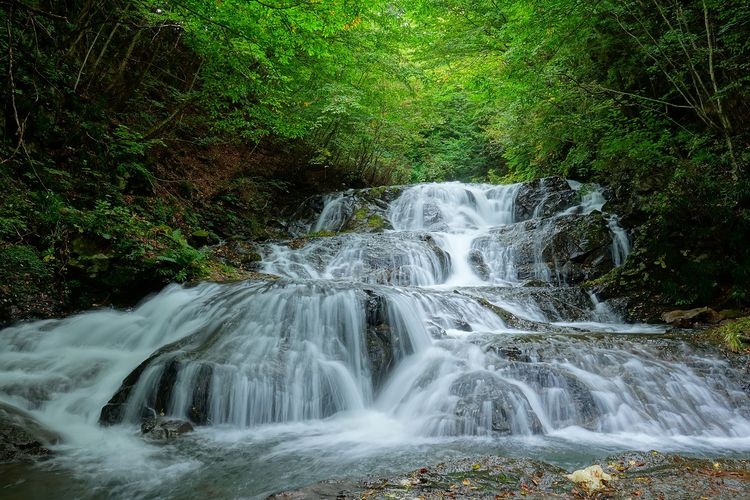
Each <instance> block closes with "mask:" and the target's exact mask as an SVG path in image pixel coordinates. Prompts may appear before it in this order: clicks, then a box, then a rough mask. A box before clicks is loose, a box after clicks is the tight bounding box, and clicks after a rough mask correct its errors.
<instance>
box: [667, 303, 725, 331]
mask: <svg viewBox="0 0 750 500" xmlns="http://www.w3.org/2000/svg"><path fill="white" fill-rule="evenodd" d="M661 319H662V321H664V322H665V323H667V324H669V325H672V326H673V327H676V328H690V327H691V326H693V325H695V324H696V323H710V324H715V323H718V322H719V321H721V319H722V318H721V315H720V314H719V313H717V312H716V311H714V310H713V309H711V308H710V307H698V308H695V309H689V310H675V311H669V312H665V313H664V314H662V315H661Z"/></svg>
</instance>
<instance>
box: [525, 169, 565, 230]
mask: <svg viewBox="0 0 750 500" xmlns="http://www.w3.org/2000/svg"><path fill="white" fill-rule="evenodd" d="M575 202H576V192H575V191H574V190H573V189H572V188H571V187H570V185H568V181H566V180H565V179H563V178H562V177H547V178H544V179H537V180H535V181H531V182H526V183H524V184H522V185H521V186H520V187H519V189H518V193H517V195H516V203H515V220H517V221H524V220H528V219H531V218H532V217H549V216H551V215H554V214H556V213H559V212H561V211H563V210H565V209H566V208H570V207H572V206H573V205H574V204H575Z"/></svg>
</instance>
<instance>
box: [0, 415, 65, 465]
mask: <svg viewBox="0 0 750 500" xmlns="http://www.w3.org/2000/svg"><path fill="white" fill-rule="evenodd" d="M60 441H61V438H60V436H58V435H57V434H55V433H54V432H52V431H50V430H48V429H46V428H44V427H43V426H42V425H41V424H40V423H39V422H37V421H36V419H35V418H34V417H32V416H31V415H29V414H28V413H26V412H24V411H22V410H20V409H18V408H15V407H13V406H10V405H6V404H4V403H0V464H3V463H14V462H32V461H36V460H39V459H43V458H45V457H48V456H49V455H50V454H51V451H50V449H49V447H50V446H52V445H54V444H56V443H59V442H60Z"/></svg>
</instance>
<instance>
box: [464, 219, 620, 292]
mask: <svg viewBox="0 0 750 500" xmlns="http://www.w3.org/2000/svg"><path fill="white" fill-rule="evenodd" d="M611 245H612V238H611V235H610V231H609V226H608V223H607V220H606V219H605V218H604V216H603V214H602V213H600V212H593V213H590V214H569V215H562V216H559V217H554V218H548V219H532V220H528V221H525V222H520V223H517V224H512V225H509V226H503V227H500V228H498V229H495V230H493V231H491V232H490V234H489V235H487V236H483V237H480V238H477V239H476V240H474V242H473V243H472V249H473V251H476V252H479V253H481V254H492V253H498V252H500V251H502V252H504V253H506V254H507V255H510V256H511V257H510V259H511V267H512V270H513V271H514V273H512V275H510V276H508V275H507V273H508V267H507V265H506V264H505V263H504V262H503V266H504V267H502V268H495V267H493V262H486V263H485V261H484V260H481V261H480V260H479V259H477V258H473V259H471V260H470V262H469V264H470V265H472V267H473V269H474V271H475V272H476V273H477V274H478V275H480V276H482V275H483V274H485V275H486V274H487V270H486V267H488V268H489V274H490V275H491V276H493V275H494V276H495V277H499V278H502V279H509V280H520V281H524V280H542V281H544V282H547V283H552V284H558V285H565V284H567V285H572V284H578V283H581V282H584V281H588V280H592V279H595V278H597V277H599V276H602V275H604V274H605V273H607V272H608V271H610V270H611V269H612V268H613V267H614V262H613V261H612V250H611ZM495 265H496V264H495Z"/></svg>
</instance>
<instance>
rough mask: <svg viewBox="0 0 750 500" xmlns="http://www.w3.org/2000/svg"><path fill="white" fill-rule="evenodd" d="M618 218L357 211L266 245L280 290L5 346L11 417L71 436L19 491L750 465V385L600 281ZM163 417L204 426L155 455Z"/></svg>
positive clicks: (208, 292)
mask: <svg viewBox="0 0 750 500" xmlns="http://www.w3.org/2000/svg"><path fill="white" fill-rule="evenodd" d="M605 203H606V199H605V196H604V193H603V191H602V190H601V189H599V188H597V187H595V186H594V187H591V186H582V185H580V184H578V183H575V182H572V181H571V182H565V181H562V180H560V179H547V180H543V181H538V182H536V183H530V184H515V185H508V186H492V185H475V184H472V185H469V184H459V183H446V184H425V185H416V186H410V187H399V188H388V189H380V190H369V191H367V190H366V191H349V192H345V193H339V194H336V195H331V196H328V197H325V198H323V199H316V200H311V201H310V203H309V204H308V206H306V207H302V208H301V209H300V214H299V215H298V218H297V220H295V221H293V223H292V224H290V232H291V233H292V236H293V237H291V238H290V239H289V240H287V241H277V242H272V243H267V244H264V245H262V246H260V247H259V248H258V251H259V253H260V254H261V256H262V261H261V262H260V264H259V266H260V267H259V270H262V271H264V272H266V273H269V274H275V275H278V276H280V277H281V278H280V279H278V280H271V279H269V280H267V281H247V282H240V283H234V284H213V283H202V284H198V285H194V286H190V287H180V286H169V287H167V288H166V289H165V290H163V291H162V292H161V293H159V294H158V295H156V296H154V297H151V298H149V299H148V300H146V301H144V302H143V303H142V304H141V305H140V306H138V307H136V308H135V309H133V310H131V311H126V312H120V311H112V310H104V311H94V312H89V313H85V314H81V315H78V316H74V317H70V318H66V319H62V320H50V321H38V322H30V323H21V324H18V325H16V326H13V327H10V328H7V329H5V330H3V331H2V332H0V402H2V403H4V404H7V405H12V406H13V407H15V408H18V409H20V410H23V411H24V412H27V413H28V414H29V415H31V416H32V417H34V418H35V419H36V420H37V421H38V422H39V423H41V424H42V425H43V426H45V427H46V428H48V429H51V430H52V431H54V432H56V433H58V434H59V435H60V436H61V441H60V443H59V444H57V445H56V446H54V451H55V455H54V457H53V458H52V459H51V460H48V461H45V462H43V463H40V464H38V465H35V466H24V467H20V466H12V467H11V466H0V477H2V479H3V484H2V489H0V496H3V492H5V493H6V494H8V496H13V495H15V496H17V497H19V498H21V497H25V498H33V497H40V498H41V497H49V496H51V495H52V494H53V493H54V494H55V495H57V496H71V497H80V498H94V497H101V496H110V497H115V498H117V497H120V498H124V497H126V498H145V497H149V498H151V497H155V496H159V497H175V498H177V497H179V498H184V497H192V498H198V497H242V498H246V497H261V496H264V495H267V494H269V493H273V492H274V491H278V490H281V489H286V488H292V487H296V486H301V485H305V484H309V483H311V482H315V481H319V480H323V479H331V478H341V477H363V476H366V475H368V474H375V475H378V474H387V473H389V472H392V471H403V470H408V469H409V468H412V467H419V466H422V465H425V464H429V463H435V462H438V461H440V460H443V459H446V458H451V457H462V456H468V455H472V454H502V455H508V456H532V457H534V458H538V459H542V460H546V461H550V462H553V463H556V464H559V465H562V466H565V467H579V466H581V465H585V464H588V463H591V461H592V460H595V459H600V458H602V457H604V456H606V455H607V454H610V453H613V452H615V451H620V450H627V449H646V450H647V449H660V450H662V451H681V452H689V453H693V454H708V455H711V454H721V455H725V456H726V455H736V456H747V452H748V450H750V400H749V399H748V395H747V393H746V392H745V390H744V389H743V387H742V381H741V374H739V373H737V372H736V371H735V370H733V369H732V367H731V366H730V365H729V364H728V363H727V361H726V360H725V359H724V358H722V357H721V356H720V355H719V354H717V353H715V352H713V351H711V350H709V349H705V348H704V349H698V348H696V347H694V346H693V345H691V343H689V342H686V341H684V340H682V339H680V338H678V337H672V336H669V335H666V334H664V331H663V329H661V328H660V327H658V326H653V325H638V324H628V323H626V322H625V321H624V320H623V319H622V318H621V317H620V316H619V315H618V314H617V313H616V311H615V310H614V309H613V308H612V307H610V305H609V304H607V303H604V302H600V301H599V300H598V299H597V298H596V297H595V296H594V295H591V294H589V293H587V292H585V291H584V290H583V288H581V287H580V286H579V285H580V284H581V283H583V282H584V281H586V280H589V279H594V278H596V277H598V276H601V275H602V274H604V273H606V272H607V271H608V270H610V269H611V268H612V267H614V266H617V265H620V264H622V262H623V261H624V260H625V259H626V258H627V254H628V252H629V250H630V246H629V238H628V233H627V231H626V230H625V229H623V228H622V227H620V224H619V219H618V218H617V216H616V215H614V214H609V213H606V212H602V210H603V209H604V208H605V207H606V205H605ZM313 231H315V232H317V233H313V235H315V234H317V235H318V236H314V237H303V236H304V235H305V234H306V233H308V232H313ZM321 232H324V233H325V234H326V236H320V234H322V233H321ZM155 414H163V415H166V416H170V417H175V418H180V419H185V420H190V421H191V422H193V423H194V424H195V426H196V431H195V432H193V433H190V434H186V435H183V436H181V437H179V438H177V439H173V440H168V441H164V442H159V441H149V440H146V439H144V438H143V437H142V436H140V423H141V422H142V420H143V419H144V418H147V417H150V416H153V415H155ZM19 467H20V468H19Z"/></svg>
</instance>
